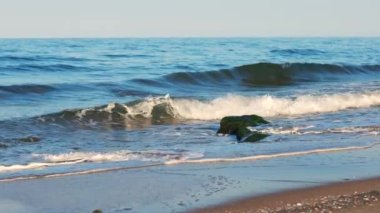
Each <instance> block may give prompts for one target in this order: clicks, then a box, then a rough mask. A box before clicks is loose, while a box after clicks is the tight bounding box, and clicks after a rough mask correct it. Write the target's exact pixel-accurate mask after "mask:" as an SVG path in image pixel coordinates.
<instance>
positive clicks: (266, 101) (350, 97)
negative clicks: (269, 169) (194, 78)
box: [38, 91, 380, 127]
mask: <svg viewBox="0 0 380 213" xmlns="http://www.w3.org/2000/svg"><path fill="white" fill-rule="evenodd" d="M379 105H380V91H372V92H362V93H337V94H330V95H301V96H297V97H275V96H270V95H265V96H253V97H248V96H239V95H233V94H230V95H227V96H223V97H219V98H215V99H213V100H208V101H201V100H197V99H172V98H170V96H169V95H166V96H164V97H162V96H160V97H148V98H146V99H143V100H138V101H134V102H130V103H127V104H120V103H110V104H108V105H104V106H99V107H94V108H86V109H74V110H65V111H62V112H59V113H54V114H49V115H43V116H40V117H39V118H38V119H39V120H40V121H42V122H60V121H64V122H66V121H69V122H80V123H87V124H91V125H93V124H94V125H95V124H105V125H109V124H112V125H116V126H122V127H134V126H137V127H140V126H141V125H151V124H162V123H176V122H178V121H181V120H216V119H221V118H223V117H225V116H231V115H235V116H236V115H247V114H256V115H260V116H263V117H276V116H282V117H286V116H301V115H308V114H315V113H328V112H335V111H340V110H348V109H352V108H365V107H373V106H379Z"/></svg>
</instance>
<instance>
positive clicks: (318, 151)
mask: <svg viewBox="0 0 380 213" xmlns="http://www.w3.org/2000/svg"><path fill="white" fill-rule="evenodd" d="M378 145H380V142H379V143H373V144H370V145H367V146H349V147H336V148H326V149H312V150H306V151H299V152H283V153H276V154H267V155H252V156H244V157H234V158H202V159H185V160H171V161H167V162H165V164H166V165H175V164H185V163H193V164H195V163H226V162H239V161H254V160H265V159H271V158H284V157H294V156H302V155H311V154H321V153H332V152H347V151H357V150H363V149H370V148H372V147H375V146H378Z"/></svg>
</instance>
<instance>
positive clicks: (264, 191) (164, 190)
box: [0, 147, 380, 213]
mask: <svg viewBox="0 0 380 213" xmlns="http://www.w3.org/2000/svg"><path fill="white" fill-rule="evenodd" d="M365 156H366V157H367V158H368V157H369V156H372V157H370V159H371V161H368V162H361V163H354V162H353V163H351V164H350V165H347V164H346V163H345V162H347V160H348V159H351V160H352V161H356V162H359V161H358V160H357V159H363V157H365ZM378 158H379V155H378V147H374V148H372V149H369V150H359V151H351V152H336V153H325V154H311V155H305V156H293V157H286V158H273V159H267V160H265V161H260V160H258V161H241V162H230V163H201V164H192V163H190V164H179V165H166V166H164V165H158V166H151V167H142V168H129V169H128V168H126V169H120V170H118V171H112V172H101V173H93V174H82V175H69V176H61V177H60V176H59V175H56V176H55V177H47V178H35V179H29V180H22V181H19V180H18V181H3V182H0V206H1V207H2V210H6V211H7V212H8V213H24V212H25V213H26V212H27V213H34V212H35V213H45V212H46V213H50V212H92V211H93V210H95V209H101V210H103V212H128V213H129V212H187V211H194V210H196V211H200V212H206V211H207V212H224V211H226V212H229V211H230V212H244V211H246V212H255V210H254V209H256V210H259V209H261V210H263V211H262V212H270V211H269V210H270V209H271V210H273V211H274V210H276V211H277V209H280V210H281V211H282V212H287V210H286V209H285V210H284V209H282V208H290V209H291V210H293V212H300V211H298V210H297V209H293V208H300V207H302V208H303V207H305V206H306V207H307V206H308V205H310V206H312V207H313V208H316V207H315V205H319V204H320V203H323V202H325V203H326V202H327V203H328V205H331V202H333V204H334V201H336V200H338V201H339V200H342V199H343V201H342V205H341V206H342V209H341V210H342V211H345V210H347V209H349V210H350V211H353V212H354V211H356V210H357V209H358V208H351V206H352V203H358V206H360V211H361V209H362V208H363V209H368V211H372V209H373V208H375V207H377V206H378V203H376V202H372V200H375V198H376V199H379V196H378V193H375V192H371V191H373V190H379V189H380V180H379V178H375V179H368V178H369V177H378V171H379V164H377V163H374V162H378ZM337 159H347V160H344V161H338V160H337ZM349 168H350V169H349ZM361 180H365V181H361ZM336 183H338V184H336ZM326 184H333V185H327V186H323V187H318V186H321V185H326ZM313 187H316V188H313ZM306 188H307V189H306ZM289 190H291V191H289ZM279 192H281V193H279ZM355 192H356V194H355ZM363 192H364V193H368V192H371V193H368V194H360V193H363ZM354 194H355V196H356V197H357V198H355V196H354V197H353V198H354V199H353V200H354V201H355V200H356V201H355V202H351V201H350V200H349V202H348V207H350V208H346V202H345V201H344V200H347V199H351V198H350V197H352V195H354ZM342 195H343V196H348V198H346V197H343V198H342V197H339V196H342ZM324 197H327V199H325V198H324ZM367 198H368V199H370V200H371V202H370V204H371V205H372V204H373V205H374V207H372V206H370V205H361V204H360V203H362V202H364V203H368V202H367V201H366V200H365V199H367ZM231 202H232V203H231ZM339 202H341V201H339ZM298 203H301V204H302V205H301V206H298V205H299V204H298ZM335 203H336V202H335ZM220 204H223V205H220ZM256 204H260V205H256ZM287 204H290V205H289V206H288V205H287ZM297 204H298V205H297ZM339 205H340V204H339ZM355 205H357V204H355ZM333 206H335V207H338V205H333ZM209 207H211V208H209ZM204 208H206V209H204ZM307 208H309V207H307ZM317 208H319V207H318V206H317ZM281 211H280V212H281ZM360 211H359V212H360ZM363 211H364V210H363ZM288 212H289V211H288ZM290 212H292V211H290ZM306 212H307V211H306ZM333 212H335V211H333Z"/></svg>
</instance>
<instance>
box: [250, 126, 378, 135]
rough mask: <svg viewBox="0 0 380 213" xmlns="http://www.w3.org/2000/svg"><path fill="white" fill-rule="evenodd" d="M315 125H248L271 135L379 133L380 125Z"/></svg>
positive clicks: (254, 129) (252, 129) (253, 129)
mask: <svg viewBox="0 0 380 213" xmlns="http://www.w3.org/2000/svg"><path fill="white" fill-rule="evenodd" d="M313 127H314V126H299V127H297V126H296V127H267V126H263V127H260V126H259V127H248V128H249V129H250V130H251V131H259V132H262V133H266V134H271V135H306V134H329V133H335V134H338V133H363V134H368V135H378V134H379V133H380V126H358V127H343V128H331V129H322V130H318V129H315V130H313V129H311V128H313Z"/></svg>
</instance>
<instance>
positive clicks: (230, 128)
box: [217, 115, 269, 142]
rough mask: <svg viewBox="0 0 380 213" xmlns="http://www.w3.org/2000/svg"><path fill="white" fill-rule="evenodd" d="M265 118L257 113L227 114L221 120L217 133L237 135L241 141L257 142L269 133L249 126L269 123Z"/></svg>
mask: <svg viewBox="0 0 380 213" xmlns="http://www.w3.org/2000/svg"><path fill="white" fill-rule="evenodd" d="M268 123H269V122H268V121H266V120H265V119H264V118H262V117H260V116H257V115H242V116H227V117H224V118H222V120H221V121H220V128H219V130H218V132H217V134H228V135H236V139H237V140H238V141H239V142H256V141H259V140H262V139H264V138H266V137H268V136H269V135H268V134H265V133H262V132H258V131H251V130H249V129H248V127H253V126H258V125H262V124H268Z"/></svg>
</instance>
